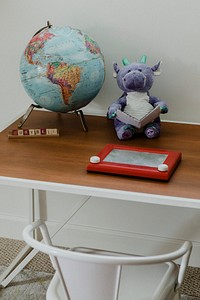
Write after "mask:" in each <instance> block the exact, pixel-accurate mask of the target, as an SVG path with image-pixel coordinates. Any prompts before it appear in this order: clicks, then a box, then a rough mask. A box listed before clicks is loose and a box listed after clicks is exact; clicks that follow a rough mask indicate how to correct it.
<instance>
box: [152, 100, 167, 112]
mask: <svg viewBox="0 0 200 300" xmlns="http://www.w3.org/2000/svg"><path fill="white" fill-rule="evenodd" d="M149 98H150V101H149V102H150V103H151V105H153V107H156V106H159V107H160V112H161V114H166V113H167V112H168V106H167V103H166V102H165V101H163V100H160V99H158V98H156V97H153V96H150V97H149Z"/></svg>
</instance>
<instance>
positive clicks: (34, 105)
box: [18, 104, 88, 132]
mask: <svg viewBox="0 0 200 300" xmlns="http://www.w3.org/2000/svg"><path fill="white" fill-rule="evenodd" d="M34 108H42V107H41V106H40V105H36V104H31V105H30V106H29V108H28V109H27V111H26V113H25V114H24V115H23V116H22V118H21V120H20V122H19V124H18V128H22V126H23V125H24V123H25V122H26V120H27V119H28V117H29V116H30V114H31V113H32V111H33V110H34ZM74 112H75V114H76V115H77V116H78V117H79V118H80V121H81V125H82V127H83V130H84V131H85V132H87V131H88V127H87V124H86V121H85V117H84V114H83V111H82V110H81V109H80V110H75V111H74Z"/></svg>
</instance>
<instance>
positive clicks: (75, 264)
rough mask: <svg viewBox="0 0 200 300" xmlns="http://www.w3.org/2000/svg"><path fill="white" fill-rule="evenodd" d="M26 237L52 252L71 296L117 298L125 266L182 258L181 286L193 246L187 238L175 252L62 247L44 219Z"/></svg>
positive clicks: (67, 291)
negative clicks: (137, 252)
mask: <svg viewBox="0 0 200 300" xmlns="http://www.w3.org/2000/svg"><path fill="white" fill-rule="evenodd" d="M37 228H40V230H41V233H42V236H43V241H37V240H35V239H34V238H33V234H32V232H33V231H34V230H35V229H37ZM23 237H24V240H25V241H26V243H27V244H28V245H30V246H31V247H33V248H36V249H38V250H40V251H42V252H44V253H46V254H49V255H50V257H51V260H52V263H53V265H54V267H55V269H56V270H57V271H58V273H59V275H60V280H61V282H62V283H63V287H64V290H65V294H66V298H67V299H69V300H71V299H72V300H73V299H76V300H79V299H81V300H89V299H95V300H102V299H106V300H107V299H109V300H117V299H118V291H119V285H120V277H121V270H122V266H125V265H137V266H138V265H142V266H144V265H153V264H161V263H164V262H172V261H174V260H176V259H178V258H182V259H181V264H180V269H179V274H178V282H177V289H178V288H179V287H180V285H181V284H182V282H183V279H184V275H185V271H186V267H187V265H188V261H189V257H190V253H191V249H192V244H191V243H190V242H188V241H186V242H184V243H183V245H182V246H181V247H180V248H179V249H178V250H176V251H174V252H170V253H166V254H160V255H154V256H133V255H128V254H122V253H114V252H109V251H104V250H98V249H88V248H81V247H76V248H70V249H61V248H58V247H55V246H53V245H52V242H51V239H50V236H49V233H48V230H47V227H46V225H45V223H43V222H41V221H37V222H34V223H33V224H30V225H28V226H27V227H26V228H25V229H24V231H23ZM88 295H90V297H89V296H88Z"/></svg>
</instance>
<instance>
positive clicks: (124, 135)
mask: <svg viewBox="0 0 200 300" xmlns="http://www.w3.org/2000/svg"><path fill="white" fill-rule="evenodd" d="M116 132H117V136H118V139H119V140H129V139H131V138H132V137H133V135H134V133H135V129H134V127H133V126H130V125H124V126H122V127H121V128H120V129H118V130H117V131H116Z"/></svg>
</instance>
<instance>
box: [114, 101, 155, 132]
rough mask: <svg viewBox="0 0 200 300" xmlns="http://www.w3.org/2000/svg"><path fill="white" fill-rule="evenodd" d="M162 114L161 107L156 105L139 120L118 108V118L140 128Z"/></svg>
mask: <svg viewBox="0 0 200 300" xmlns="http://www.w3.org/2000/svg"><path fill="white" fill-rule="evenodd" d="M159 115H160V107H159V106H156V107H155V108H154V109H153V110H152V111H150V112H149V113H148V114H146V115H145V116H144V117H143V118H142V119H140V120H138V119H137V118H135V117H132V116H130V115H128V114H127V113H125V112H123V111H121V110H119V109H118V110H117V114H116V118H117V119H118V120H119V121H121V122H123V123H125V124H130V125H133V126H134V127H136V128H138V129H140V128H142V127H144V126H145V125H147V124H148V123H151V122H152V121H154V120H155V119H156V118H157V117H159Z"/></svg>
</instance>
